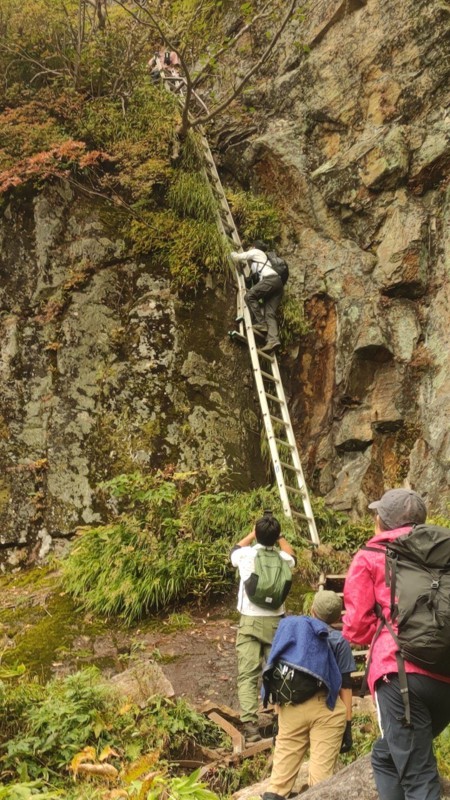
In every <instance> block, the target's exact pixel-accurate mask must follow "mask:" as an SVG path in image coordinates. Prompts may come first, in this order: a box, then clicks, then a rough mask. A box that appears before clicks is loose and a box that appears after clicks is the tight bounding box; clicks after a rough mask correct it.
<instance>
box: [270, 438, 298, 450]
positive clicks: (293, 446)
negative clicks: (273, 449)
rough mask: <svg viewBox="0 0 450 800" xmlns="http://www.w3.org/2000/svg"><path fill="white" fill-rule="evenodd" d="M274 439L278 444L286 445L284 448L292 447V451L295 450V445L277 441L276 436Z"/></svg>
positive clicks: (282, 440)
mask: <svg viewBox="0 0 450 800" xmlns="http://www.w3.org/2000/svg"><path fill="white" fill-rule="evenodd" d="M274 439H275V441H276V442H277V444H282V445H284V447H290V448H291V450H295V445H293V444H290V443H289V442H286V441H285V440H284V439H277V437H276V436H274Z"/></svg>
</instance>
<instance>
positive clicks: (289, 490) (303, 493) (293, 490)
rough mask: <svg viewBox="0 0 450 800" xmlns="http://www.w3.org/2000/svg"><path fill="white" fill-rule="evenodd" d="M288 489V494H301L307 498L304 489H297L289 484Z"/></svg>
mask: <svg viewBox="0 0 450 800" xmlns="http://www.w3.org/2000/svg"><path fill="white" fill-rule="evenodd" d="M286 489H287V491H288V492H294V493H295V494H299V495H300V496H301V497H306V494H305V490H304V489H297V488H296V487H295V486H288V484H286Z"/></svg>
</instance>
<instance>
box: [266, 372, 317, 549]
mask: <svg viewBox="0 0 450 800" xmlns="http://www.w3.org/2000/svg"><path fill="white" fill-rule="evenodd" d="M272 370H273V374H274V376H275V377H276V378H277V382H276V384H275V389H276V393H277V396H278V397H279V399H280V401H281V402H280V411H281V417H282V419H283V421H284V425H285V430H286V436H287V440H288V444H289V445H290V447H289V453H290V457H291V460H292V464H293V466H294V468H295V474H296V478H297V484H298V488H299V489H300V491H301V492H302V501H303V508H304V509H305V512H306V516H307V517H308V528H309V534H310V538H311V541H312V542H313V544H315V545H319V544H320V540H319V535H318V533H317V527H316V521H315V519H314V513H313V510H312V506H311V501H310V499H309V493H308V488H307V485H306V480H305V476H304V473H303V468H302V465H301V461H300V455H299V452H298V448H297V442H296V440H295V436H294V429H293V427H292V422H291V417H290V414H289V409H288V405H287V401H286V396H285V394H284V388H283V383H282V380H281V374H280V370H279V366H278V362H277V361H276V359H274V363H273V365H272Z"/></svg>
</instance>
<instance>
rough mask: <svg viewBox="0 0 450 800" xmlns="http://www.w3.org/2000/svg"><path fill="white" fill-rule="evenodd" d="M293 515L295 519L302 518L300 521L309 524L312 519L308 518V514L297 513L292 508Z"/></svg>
mask: <svg viewBox="0 0 450 800" xmlns="http://www.w3.org/2000/svg"><path fill="white" fill-rule="evenodd" d="M291 514H293V515H294V516H295V517H300V519H304V520H306V522H309V521H310V519H311V517H308V516H306V514H301V513H300V511H295V509H293V508H291Z"/></svg>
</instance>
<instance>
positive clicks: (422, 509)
mask: <svg viewBox="0 0 450 800" xmlns="http://www.w3.org/2000/svg"><path fill="white" fill-rule="evenodd" d="M369 508H374V509H375V510H376V512H377V514H378V516H379V517H380V519H381V522H382V523H383V525H384V527H385V528H386V529H387V530H389V531H393V530H394V529H395V528H403V527H405V526H406V525H420V524H421V523H423V522H425V520H426V518H427V507H426V505H425V503H424V501H423V500H422V498H421V496H420V495H419V494H417V492H413V491H411V490H410V489H389V491H388V492H385V493H384V495H383V497H382V498H381V500H375V502H374V503H370V505H369Z"/></svg>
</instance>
